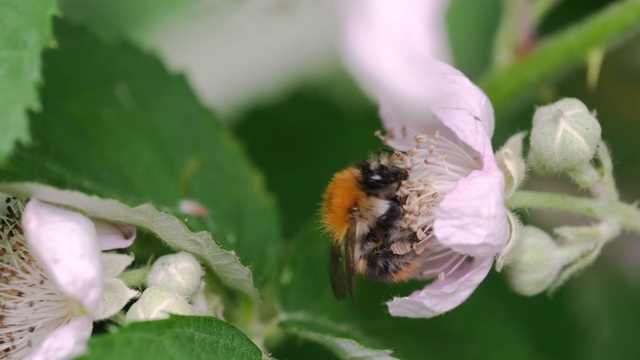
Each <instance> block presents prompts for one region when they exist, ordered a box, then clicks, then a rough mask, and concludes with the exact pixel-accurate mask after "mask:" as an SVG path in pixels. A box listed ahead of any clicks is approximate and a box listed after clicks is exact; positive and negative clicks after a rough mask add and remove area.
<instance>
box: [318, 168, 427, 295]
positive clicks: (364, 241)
mask: <svg viewBox="0 0 640 360" xmlns="http://www.w3.org/2000/svg"><path fill="white" fill-rule="evenodd" d="M407 178H408V172H407V170H405V169H403V168H400V167H398V166H395V165H394V164H393V161H392V160H391V159H390V158H388V157H386V156H384V155H380V156H372V157H370V158H369V159H368V160H366V161H364V162H363V163H362V164H360V165H359V166H352V167H349V168H347V169H345V170H342V171H340V172H338V173H336V174H335V175H334V176H333V179H332V180H331V182H330V183H329V186H328V187H327V190H326V191H325V193H324V199H323V203H322V209H321V215H322V222H323V226H324V228H325V230H326V231H327V232H328V233H329V235H330V237H331V258H330V264H329V267H330V271H329V273H330V278H331V287H332V289H333V293H334V295H335V296H336V298H338V299H343V298H345V297H346V296H347V293H349V295H351V297H352V298H355V276H356V273H358V274H361V275H363V276H364V277H367V278H370V279H373V280H378V281H383V282H397V281H402V280H406V279H407V278H409V277H410V276H411V274H412V273H413V271H414V268H415V261H414V260H415V258H416V257H417V256H418V255H417V253H416V252H415V251H412V245H413V244H416V243H418V242H419V240H418V237H417V236H416V233H415V232H412V231H411V230H408V229H406V228H404V227H402V226H400V221H401V220H402V218H403V213H404V210H403V204H404V200H405V199H404V198H402V197H400V196H399V195H398V190H399V188H400V185H401V183H402V182H403V181H405V180H407ZM343 253H344V264H343V261H342V254H343Z"/></svg>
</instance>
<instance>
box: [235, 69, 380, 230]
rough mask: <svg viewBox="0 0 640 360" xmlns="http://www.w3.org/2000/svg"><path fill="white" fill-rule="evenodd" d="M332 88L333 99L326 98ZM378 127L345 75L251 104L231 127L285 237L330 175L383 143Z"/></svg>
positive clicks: (308, 212) (314, 204)
mask: <svg viewBox="0 0 640 360" xmlns="http://www.w3.org/2000/svg"><path fill="white" fill-rule="evenodd" d="M336 80H338V81H340V80H343V81H344V80H345V79H344V78H341V79H336ZM334 81H335V80H334ZM336 93H338V95H337V97H338V99H335V98H331V97H330V94H336ZM341 101H342V102H344V103H341ZM381 128H382V125H381V124H380V121H379V120H378V114H377V109H376V107H375V106H373V105H372V104H371V103H369V102H367V101H365V100H364V99H363V98H362V95H361V94H360V93H359V91H358V90H357V89H356V88H355V85H354V84H353V83H351V82H350V80H347V81H344V82H339V83H338V84H336V88H328V86H325V87H320V86H316V87H314V88H304V89H299V90H298V91H296V92H294V93H293V94H291V95H290V96H288V97H286V98H284V99H282V100H280V101H278V102H276V103H273V104H268V105H263V106H259V107H256V108H254V109H252V110H251V111H249V112H248V113H247V114H245V116H243V117H242V118H241V119H239V122H238V125H237V126H236V127H235V131H236V134H237V135H238V136H239V137H240V138H241V139H242V140H243V143H244V144H246V146H247V151H248V152H249V154H250V155H251V158H252V159H253V161H254V163H255V164H256V166H258V167H259V168H260V169H261V170H262V171H263V172H264V174H265V177H266V183H267V186H268V188H269V190H270V191H271V192H272V193H273V194H274V195H275V197H276V200H277V203H278V205H279V207H280V212H281V214H282V218H283V225H284V233H285V236H286V237H290V236H294V235H295V234H296V233H297V232H298V231H299V230H300V228H301V227H302V226H303V225H304V224H305V222H306V221H307V220H308V219H309V218H310V217H312V216H313V215H314V214H316V213H317V211H318V204H319V203H320V201H321V199H322V192H323V191H324V188H325V187H326V186H327V184H328V182H329V180H330V179H331V176H332V174H334V173H335V172H337V171H339V170H341V169H342V168H345V167H347V166H349V165H351V164H357V163H359V162H361V161H362V160H364V159H365V158H366V157H367V156H368V154H369V153H375V152H376V151H377V149H378V148H380V147H381V146H382V143H381V142H380V140H379V139H377V138H376V137H375V136H373V133H374V131H375V130H378V129H381ZM265 134H269V136H266V135H265Z"/></svg>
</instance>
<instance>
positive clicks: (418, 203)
mask: <svg viewBox="0 0 640 360" xmlns="http://www.w3.org/2000/svg"><path fill="white" fill-rule="evenodd" d="M403 132H404V133H403V137H404V138H405V139H410V138H408V136H412V137H413V140H414V144H415V145H414V147H413V148H411V149H408V150H407V151H404V152H402V153H401V152H396V154H395V156H394V157H393V158H394V159H395V161H396V165H397V166H400V167H403V168H405V169H407V172H408V174H409V177H408V179H407V180H406V181H403V182H402V183H401V185H400V188H399V189H398V195H399V196H402V197H404V198H405V202H404V205H403V210H404V214H405V215H404V217H403V219H402V220H401V224H400V226H401V227H403V228H404V229H406V230H407V231H412V232H414V233H415V234H416V237H417V238H418V240H419V242H418V243H416V244H414V251H415V252H416V254H418V255H419V260H418V261H417V262H416V264H417V268H416V270H415V272H414V273H413V274H412V275H411V276H414V277H419V278H439V279H444V278H445V277H446V276H448V275H449V274H451V273H452V272H453V271H455V270H456V269H457V268H458V267H459V266H460V265H461V264H462V263H464V261H465V259H467V258H468V256H466V255H463V254H458V253H455V252H454V251H453V250H451V249H448V248H445V247H444V246H442V245H441V244H440V243H438V241H437V239H436V238H435V232H434V229H433V223H434V221H435V215H434V212H435V209H436V208H437V207H438V205H439V204H440V203H441V202H442V200H443V199H444V198H445V197H446V195H447V193H449V192H450V191H451V190H452V189H453V188H454V187H455V186H456V184H457V182H458V181H459V180H460V179H462V178H464V177H466V176H468V175H469V174H470V173H471V172H472V171H474V170H478V169H481V168H482V162H481V161H480V160H479V156H477V153H476V152H475V151H474V150H473V149H471V148H469V147H468V146H466V145H464V144H463V143H462V142H461V141H459V140H458V139H457V138H456V139H455V140H451V139H448V138H447V137H446V136H444V135H443V134H441V133H440V132H435V133H434V134H430V136H427V135H425V134H416V133H412V131H411V130H410V129H407V128H405V129H404V131H403ZM391 146H393V144H391ZM416 250H417V251H416Z"/></svg>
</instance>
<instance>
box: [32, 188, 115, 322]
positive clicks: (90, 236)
mask: <svg viewBox="0 0 640 360" xmlns="http://www.w3.org/2000/svg"><path fill="white" fill-rule="evenodd" d="M22 227H23V230H24V235H25V239H26V240H27V243H28V245H29V247H30V248H31V250H32V252H33V255H34V257H35V258H36V259H37V260H38V262H39V263H40V265H41V266H42V267H43V269H44V270H45V271H46V272H47V274H49V276H51V279H52V280H53V281H54V282H55V284H56V285H57V286H58V288H59V289H60V291H62V292H63V293H65V294H67V295H68V296H70V297H72V298H74V299H76V300H77V301H79V302H81V303H82V305H84V307H85V309H86V310H87V311H89V312H90V313H91V314H94V315H97V314H101V313H102V312H103V311H104V306H105V304H104V301H103V299H102V267H101V263H100V249H99V248H98V243H97V241H96V237H97V236H96V230H95V227H94V226H93V223H92V222H91V220H89V218H87V217H86V216H84V215H82V214H79V213H77V212H73V211H70V210H67V209H63V208H60V207H57V206H53V205H49V204H45V203H42V202H40V201H38V200H36V199H31V200H30V201H29V202H28V203H27V204H26V205H25V209H24V213H23V215H22Z"/></svg>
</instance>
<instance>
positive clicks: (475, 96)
mask: <svg viewBox="0 0 640 360" xmlns="http://www.w3.org/2000/svg"><path fill="white" fill-rule="evenodd" d="M429 66H431V67H432V69H433V70H434V71H435V72H436V73H437V75H436V77H435V78H434V79H432V81H434V82H436V84H437V86H438V92H437V94H436V97H435V99H434V104H436V105H435V106H433V107H432V109H431V110H432V111H433V112H434V113H435V114H436V116H438V117H439V118H440V119H441V120H442V121H443V123H444V125H445V126H446V127H448V128H449V129H451V130H453V132H455V133H456V135H457V136H458V138H460V140H462V141H464V142H465V143H466V144H467V145H469V146H471V147H472V148H473V149H475V150H476V151H477V152H479V153H481V154H484V153H485V149H486V147H484V146H485V144H486V141H485V140H484V138H487V139H490V138H491V136H493V130H494V127H495V118H494V115H493V106H491V102H490V101H489V98H488V97H487V95H485V93H484V92H483V91H482V90H480V88H478V87H477V86H476V85H475V84H474V83H472V82H471V80H469V79H468V78H467V77H466V76H465V75H464V74H463V73H462V72H460V70H458V69H456V68H454V67H453V66H451V65H449V64H445V63H443V62H440V61H436V60H434V61H433V62H432V63H431V64H430V65H429ZM477 125H480V126H477ZM479 128H483V129H484V130H485V131H484V132H485V133H486V134H485V135H484V136H482V137H481V135H480V134H481V133H483V132H482V131H478V130H477V129H479ZM478 140H479V142H478ZM489 149H491V144H489Z"/></svg>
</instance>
